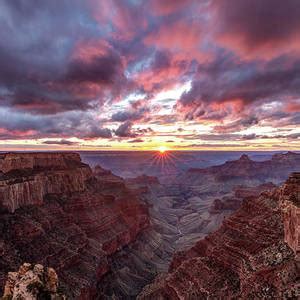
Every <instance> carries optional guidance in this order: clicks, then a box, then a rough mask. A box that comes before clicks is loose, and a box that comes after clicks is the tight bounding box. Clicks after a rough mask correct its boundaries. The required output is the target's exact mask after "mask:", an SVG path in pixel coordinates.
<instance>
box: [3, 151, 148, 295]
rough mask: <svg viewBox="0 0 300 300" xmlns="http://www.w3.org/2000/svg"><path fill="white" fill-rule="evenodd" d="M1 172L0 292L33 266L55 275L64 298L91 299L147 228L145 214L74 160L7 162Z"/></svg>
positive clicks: (37, 157)
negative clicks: (117, 257) (116, 258)
mask: <svg viewBox="0 0 300 300" xmlns="http://www.w3.org/2000/svg"><path fill="white" fill-rule="evenodd" d="M0 166H1V168H2V169H1V188H0V191H1V198H0V203H1V213H0V231H1V236H0V287H1V289H3V287H4V282H5V280H6V275H7V273H8V272H9V271H12V270H18V268H19V266H20V265H21V264H22V263H23V262H33V263H35V264H41V265H44V266H51V267H52V268H54V269H55V271H56V272H57V274H58V276H59V281H60V285H61V288H62V289H63V290H64V291H65V294H66V295H67V296H68V297H69V298H71V299H72V298H77V299H91V298H93V297H94V295H95V293H96V285H97V282H98V281H99V280H100V279H101V278H102V277H103V275H104V274H105V273H107V272H108V271H109V267H110V266H109V263H110V262H109V261H110V259H111V258H110V257H111V256H112V255H113V254H114V253H116V252H117V251H118V250H119V249H121V248H122V247H123V246H124V245H127V244H128V243H130V242H131V241H134V240H135V239H136V236H137V235H138V234H139V233H140V231H141V230H142V229H144V228H146V227H147V226H148V225H149V217H148V212H147V208H146V206H145V205H144V204H143V203H142V202H141V201H139V199H138V198H137V196H136V195H135V194H133V193H132V192H131V191H130V190H128V189H127V188H126V186H125V184H124V183H123V182H122V180H121V179H120V178H118V177H116V176H113V175H112V174H106V175H105V174H101V172H99V170H98V172H97V170H96V172H95V174H94V173H93V171H92V170H91V169H90V167H89V166H88V165H86V164H84V163H82V162H81V160H80V157H79V155H78V154H69V153H61V154H52V153H48V154H44V153H33V154H27V153H26V154H8V155H4V157H2V162H1V164H0ZM103 186H104V187H105V188H103Z"/></svg>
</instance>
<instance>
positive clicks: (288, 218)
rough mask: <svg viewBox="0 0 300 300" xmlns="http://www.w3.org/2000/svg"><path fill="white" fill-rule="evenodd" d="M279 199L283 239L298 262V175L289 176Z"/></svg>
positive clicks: (299, 236)
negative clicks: (281, 212)
mask: <svg viewBox="0 0 300 300" xmlns="http://www.w3.org/2000/svg"><path fill="white" fill-rule="evenodd" d="M281 199H282V204H281V207H282V211H283V222H284V239H285V242H286V243H287V244H288V245H289V246H290V247H291V248H292V249H293V251H294V253H295V255H296V259H297V260H298V261H299V262H300V173H293V174H291V176H290V177H289V179H288V181H287V183H286V184H285V185H284V186H283V189H282V197H281ZM299 267H300V264H299Z"/></svg>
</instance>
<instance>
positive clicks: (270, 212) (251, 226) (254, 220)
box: [139, 173, 300, 299]
mask: <svg viewBox="0 0 300 300" xmlns="http://www.w3.org/2000/svg"><path fill="white" fill-rule="evenodd" d="M299 191H300V176H299V173H296V174H292V175H291V176H290V178H289V179H288V180H287V181H286V183H285V184H284V185H283V186H282V187H281V188H278V189H276V190H274V191H271V192H264V193H262V194H261V195H260V196H258V197H256V198H252V199H250V198H249V199H247V200H244V202H243V204H242V206H241V208H240V209H239V210H238V211H237V212H236V213H234V214H233V215H231V216H230V217H229V218H227V219H226V220H225V221H224V222H223V224H222V226H221V227H220V229H218V230H217V231H215V232H214V233H211V234H209V235H208V236H206V237H205V238H204V239H202V240H200V241H199V242H198V243H196V245H195V246H193V247H192V248H191V249H190V250H187V251H181V252H178V253H177V254H176V255H175V256H174V258H173V261H172V263H171V266H170V268H169V271H168V273H167V274H166V275H164V276H159V277H158V278H157V279H156V280H155V281H154V283H153V284H151V285H149V286H147V287H145V288H144V290H143V292H142V293H141V294H140V296H139V299H207V298H208V297H209V298H213V299H227V298H228V299H241V298H242V299H262V298H264V299H265V298H268V299H285V298H289V299H297V298H298V297H300V292H299V289H300V281H299V276H300V268H299V201H300V197H299Z"/></svg>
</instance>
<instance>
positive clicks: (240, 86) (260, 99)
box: [177, 51, 300, 129]
mask: <svg viewBox="0 0 300 300" xmlns="http://www.w3.org/2000/svg"><path fill="white" fill-rule="evenodd" d="M299 96H300V60H299V59H298V58H295V57H293V58H289V57H288V56H281V57H280V58H277V59H273V60H271V61H269V62H266V63H261V62H258V61H241V60H239V59H237V58H236V57H235V56H233V55H231V54H226V53H224V52H222V51H221V52H219V54H218V56H217V57H216V59H215V60H214V61H213V62H210V63H208V64H200V65H199V68H198V73H197V74H196V75H195V77H194V81H193V82H192V87H191V89H190V90H189V91H188V92H186V93H184V94H183V95H182V97H181V99H180V100H179V101H178V106H177V107H178V108H179V111H181V112H182V113H184V114H185V116H186V118H187V119H190V120H193V119H202V120H216V121H218V120H219V121H222V120H224V119H225V118H226V117H231V116H233V117H234V118H238V117H239V115H243V114H245V111H246V112H247V113H248V114H249V110H250V111H251V110H252V111H253V113H255V112H254V109H253V107H254V108H256V107H257V106H260V105H263V104H264V103H268V102H272V101H279V102H282V103H283V105H284V106H287V105H288V104H289V102H288V101H286V100H285V99H298V98H299ZM255 102H257V104H256V105H255ZM293 107H296V106H295V105H294V106H293ZM291 108H292V107H291ZM258 117H259V116H257V117H256V118H258ZM243 118H244V117H243ZM242 122H245V121H242ZM231 125H234V124H228V125H226V126H227V127H230V126H231ZM241 125H242V124H241ZM249 125H253V123H252V122H250V123H249ZM242 127H243V126H241V128H242ZM244 128H246V127H244ZM237 129H238V127H237Z"/></svg>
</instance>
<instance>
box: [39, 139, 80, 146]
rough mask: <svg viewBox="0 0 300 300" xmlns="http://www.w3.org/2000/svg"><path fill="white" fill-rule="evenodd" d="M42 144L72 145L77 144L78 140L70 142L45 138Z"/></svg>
mask: <svg viewBox="0 0 300 300" xmlns="http://www.w3.org/2000/svg"><path fill="white" fill-rule="evenodd" d="M43 144H46V145H63V146H73V145H78V142H72V141H69V140H57V141H54V140H47V141H43Z"/></svg>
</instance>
